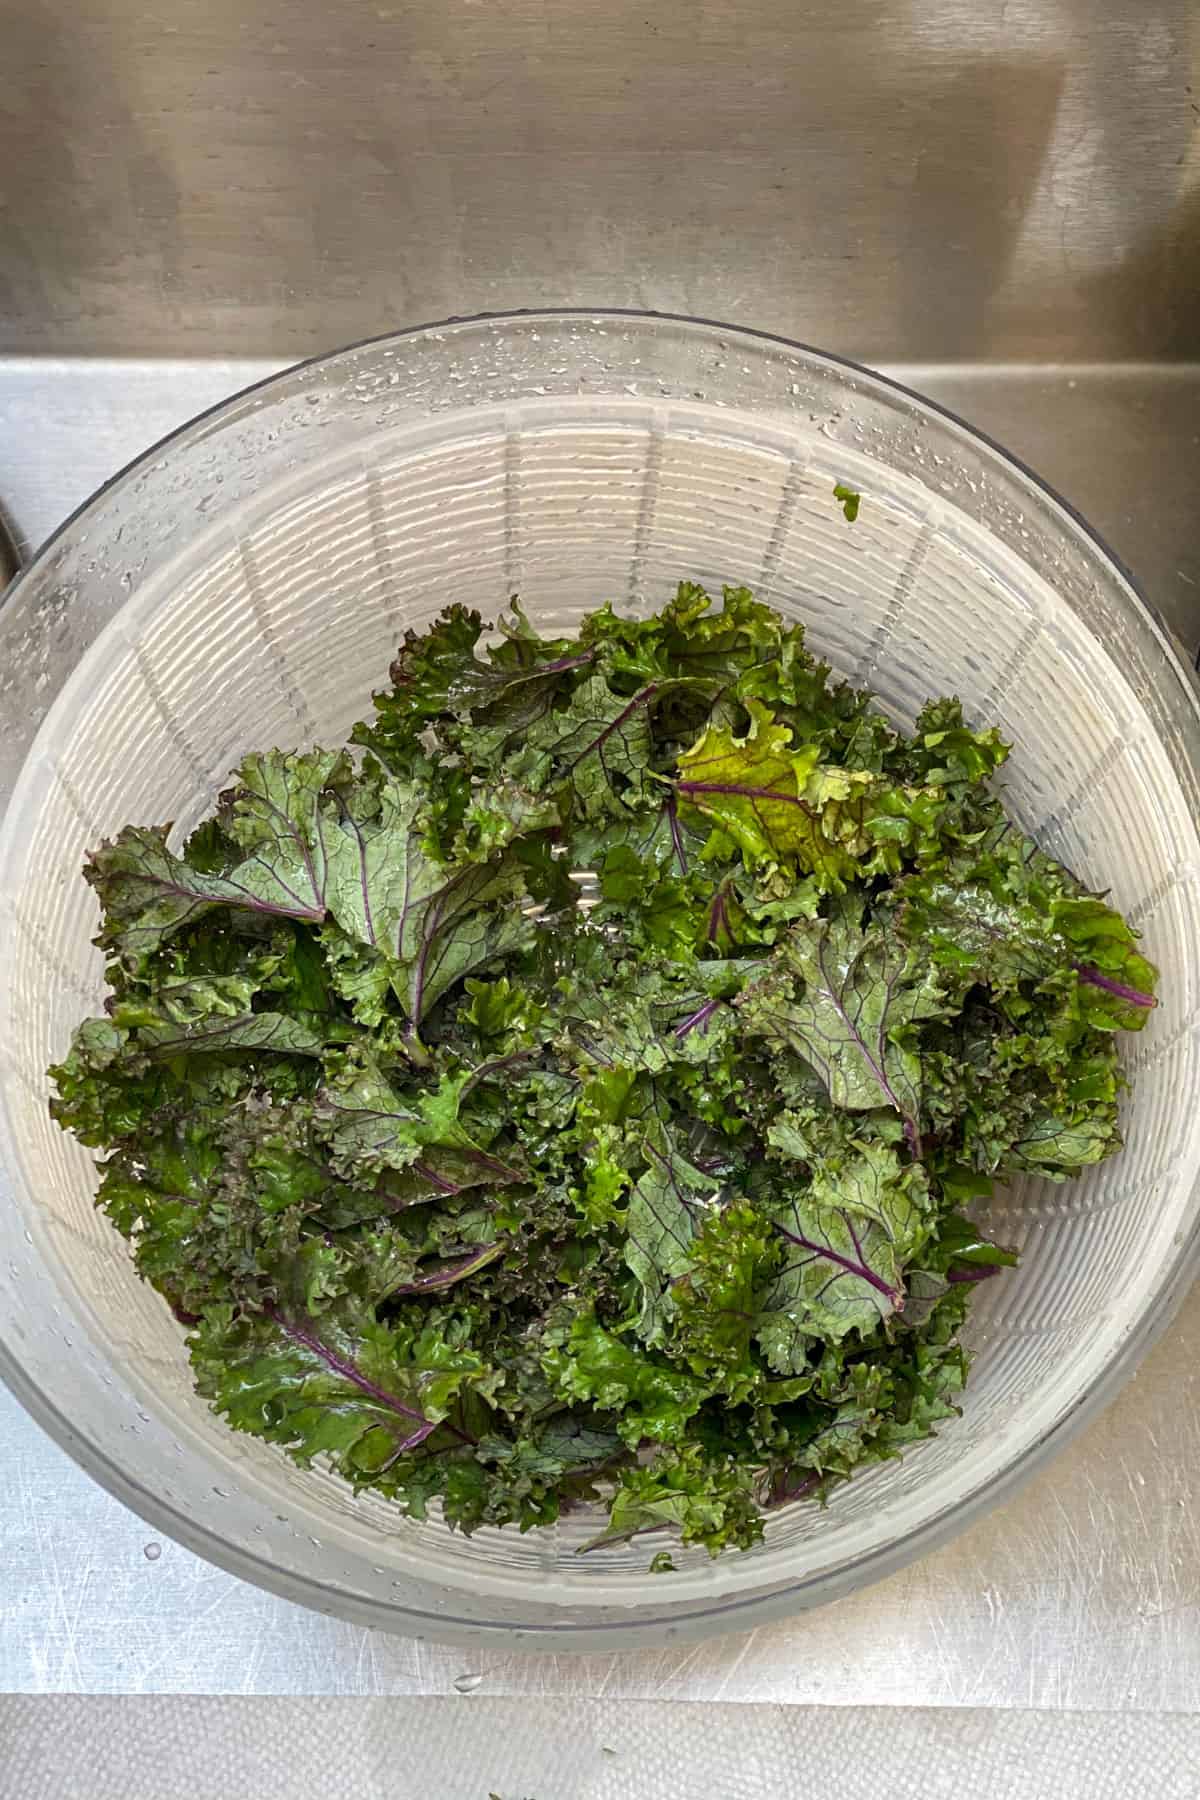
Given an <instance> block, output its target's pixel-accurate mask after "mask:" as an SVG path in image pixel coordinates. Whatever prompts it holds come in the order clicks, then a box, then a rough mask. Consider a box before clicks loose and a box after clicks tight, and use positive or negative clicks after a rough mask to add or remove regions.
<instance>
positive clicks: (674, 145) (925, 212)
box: [0, 0, 1200, 361]
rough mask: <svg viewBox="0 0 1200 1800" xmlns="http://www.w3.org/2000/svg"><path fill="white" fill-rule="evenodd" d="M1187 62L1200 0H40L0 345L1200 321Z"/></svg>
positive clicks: (1073, 337) (1069, 336) (1057, 350)
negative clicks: (1007, 0)
mask: <svg viewBox="0 0 1200 1800" xmlns="http://www.w3.org/2000/svg"><path fill="white" fill-rule="evenodd" d="M1198 61H1200V14H1198V13H1197V10H1196V8H1195V6H1194V5H1193V4H1191V0H1141V3H1140V4H1139V5H1137V6H1133V7H1131V6H1129V5H1128V4H1123V3H1122V0H1040V3H1038V4H1034V3H1033V0H1014V3H1013V4H1011V5H1005V6H981V5H979V4H978V0H900V3H899V4H895V5H889V6H883V5H882V4H880V0H844V3H843V4H841V5H839V6H837V7H830V6H829V5H827V4H825V3H824V0H791V3H790V4H788V3H786V0H660V3H659V4H656V5H654V6H652V7H651V6H647V5H645V4H644V3H643V0H610V4H607V5H605V6H603V7H584V6H580V5H577V4H574V3H573V0H546V3H545V4H542V5H536V6H531V5H528V4H526V3H524V0H490V3H489V4H488V5H475V4H469V3H468V0H455V3H454V4H447V5H443V6H429V5H427V4H423V3H421V0H392V4H390V5H388V6H381V5H377V4H376V3H375V0H346V3H345V4H344V5H342V6H339V7H338V8H337V9H336V11H335V12H331V11H330V9H329V8H327V7H322V6H293V7H280V6H278V5H276V4H272V3H271V0H211V3H210V4H206V5H204V6H201V7H197V6H183V7H180V6H177V5H161V4H155V0H149V3H148V4H144V3H142V0H31V3H30V4H28V5H26V6H24V7H22V8H18V9H14V14H13V17H12V19H11V20H10V22H9V25H8V29H7V32H6V36H5V96H4V100H5V103H4V106H3V108H0V167H3V169H4V171H5V176H6V177H7V182H6V186H7V190H8V191H7V194H6V207H5V211H4V214H3V219H4V223H3V225H2V226H0V349H6V350H18V349H20V350H30V351H35V352H38V353H53V354H61V353H66V352H70V351H79V352H82V353H84V354H96V353H105V352H113V353H120V354H132V355H145V354H152V353H184V354H194V355H197V354H198V355H207V354H212V353H214V352H215V353H217V354H222V353H226V354H227V353H241V354H260V353H261V354H271V353H276V354H279V355H283V356H299V355H303V354H308V353H311V352H314V351H317V350H325V349H328V348H329V347H331V346H332V345H335V344H338V343H343V342H347V341H349V340H351V339H354V338H358V337H362V336H366V335H369V334H371V333H374V332H380V331H383V330H386V329H390V328H394V327H395V326H397V325H399V324H410V323H413V322H415V321H418V320H422V319H437V318H443V317H446V316H448V315H451V314H464V313H472V312H479V311H487V310H494V311H499V310H504V309H508V308H515V307H521V306H538V305H542V306H544V305H561V304H580V305H585V306H591V305H596V306H602V305H604V306H614V305H616V306H620V305H626V306H635V307H643V308H646V307H649V308H659V309H663V310H667V311H672V312H689V313H695V314H700V315H704V316H707V317H709V318H718V319H729V320H731V321H733V322H736V323H742V324H747V325H757V326H761V327H764V328H766V329H768V330H776V331H780V332H782V333H784V334H786V335H790V336H793V337H797V338H800V339H803V340H805V341H808V342H812V343H819V344H823V345H825V346H827V347H828V348H830V349H834V350H840V351H843V352H846V353H847V354H850V355H858V356H861V357H863V358H864V359H865V360H867V361H879V360H882V359H883V358H885V357H890V356H895V355H897V354H904V355H906V356H909V357H913V358H924V359H933V358H937V359H938V360H959V359H973V358H980V357H987V358H990V359H1010V358H1022V359H1024V358H1037V359H1045V358H1054V359H1066V358H1074V359H1079V358H1085V359H1092V358H1097V359H1098V358H1113V357H1119V358H1126V359H1129V358H1147V357H1159V356H1166V357H1183V356H1188V355H1193V354H1195V353H1196V351H1197V348H1198V347H1200V338H1198V333H1200V313H1198V312H1197V309H1196V306H1195V304H1194V295H1195V292H1196V289H1197V285H1198V284H1197V274H1198V273H1200V231H1198V229H1197V226H1198V224H1200V187H1198V185H1197V174H1198V172H1200V170H1198V164H1200V149H1198V141H1197V135H1196V127H1197V124H1198V123H1200V116H1198V112H1197V108H1198V106H1200V99H1198V98H1197V95H1200V81H1197V80H1196V79H1195V72H1196V68H1197V63H1198ZM1193 90H1195V91H1193Z"/></svg>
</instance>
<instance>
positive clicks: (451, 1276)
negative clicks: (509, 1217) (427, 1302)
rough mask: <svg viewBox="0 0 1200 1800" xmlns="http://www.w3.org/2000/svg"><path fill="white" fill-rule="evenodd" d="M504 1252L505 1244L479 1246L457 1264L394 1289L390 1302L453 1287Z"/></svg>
mask: <svg viewBox="0 0 1200 1800" xmlns="http://www.w3.org/2000/svg"><path fill="white" fill-rule="evenodd" d="M503 1252H504V1245H503V1244H477V1245H476V1246H475V1248H474V1249H473V1250H472V1251H471V1252H470V1254H469V1255H468V1256H464V1257H462V1258H460V1260H459V1261H458V1262H456V1263H449V1264H447V1266H446V1267H445V1268H444V1269H436V1270H434V1272H433V1273H432V1274H430V1275H418V1276H417V1278H416V1280H415V1281H406V1282H404V1283H403V1285H402V1286H400V1287H394V1288H392V1289H391V1290H390V1291H389V1293H388V1298H389V1300H394V1299H395V1298H396V1296H397V1295H398V1294H431V1293H435V1292H436V1291H437V1290H438V1289H439V1288H447V1287H452V1286H453V1284H454V1283H455V1282H456V1281H463V1280H465V1279H466V1277H467V1276H468V1275H473V1274H474V1273H475V1271H476V1269H484V1268H486V1267H487V1265H488V1263H490V1262H495V1260H496V1258H497V1257H498V1256H501V1255H502V1254H503Z"/></svg>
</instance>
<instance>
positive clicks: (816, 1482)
mask: <svg viewBox="0 0 1200 1800" xmlns="http://www.w3.org/2000/svg"><path fill="white" fill-rule="evenodd" d="M820 1485H821V1477H820V1476H819V1475H818V1474H816V1473H815V1472H814V1473H810V1474H808V1475H805V1476H803V1477H802V1479H801V1480H799V1481H797V1482H796V1483H795V1484H794V1485H793V1486H791V1487H789V1486H788V1485H787V1482H786V1478H785V1479H784V1483H783V1485H782V1486H779V1485H775V1486H773V1487H772V1489H771V1495H770V1498H769V1499H768V1501H767V1505H768V1507H771V1506H787V1505H788V1503H789V1501H792V1500H803V1499H804V1498H805V1496H806V1495H808V1494H811V1493H813V1492H814V1491H815V1490H816V1489H817V1488H819V1487H820Z"/></svg>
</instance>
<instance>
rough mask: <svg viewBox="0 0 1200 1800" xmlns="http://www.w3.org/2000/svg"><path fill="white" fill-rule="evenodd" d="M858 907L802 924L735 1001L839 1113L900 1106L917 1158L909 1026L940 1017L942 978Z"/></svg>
mask: <svg viewBox="0 0 1200 1800" xmlns="http://www.w3.org/2000/svg"><path fill="white" fill-rule="evenodd" d="M859 913H861V903H859V904H858V905H856V906H843V907H841V908H839V910H838V911H837V913H836V914H835V915H834V917H833V918H831V919H816V920H813V921H811V922H809V921H805V920H801V921H799V922H798V923H797V924H795V925H794V926H793V927H792V929H791V930H790V932H789V933H788V935H787V937H786V939H785V940H784V941H783V943H782V944H781V945H780V946H779V948H778V950H777V951H776V952H775V953H774V955H773V956H772V958H771V962H770V966H769V967H768V969H767V970H766V971H765V973H764V974H763V975H762V976H761V977H759V978H758V979H757V980H755V981H754V982H752V983H750V984H749V985H748V986H747V987H746V989H745V990H744V992H743V994H742V996H741V1000H740V1002H739V1004H740V1007H741V1015H742V1020H743V1023H744V1025H745V1028H746V1030H747V1031H748V1032H749V1033H750V1034H751V1035H753V1036H756V1037H762V1038H765V1039H767V1041H768V1042H770V1043H780V1044H783V1045H785V1046H786V1047H787V1048H788V1049H790V1050H793V1051H795V1053H796V1054H797V1055H798V1056H801V1057H803V1059H804V1060H805V1062H807V1063H810V1064H811V1065H812V1067H813V1068H814V1069H815V1070H816V1072H817V1074H818V1075H819V1076H820V1078H821V1080H822V1081H823V1082H824V1083H825V1086H826V1087H827V1089H828V1091H829V1098H830V1100H831V1101H832V1102H833V1104H834V1105H835V1106H843V1107H848V1108H850V1109H852V1110H854V1111H862V1110H869V1109H870V1108H872V1107H877V1106H879V1105H880V1104H881V1103H883V1104H886V1105H888V1106H891V1107H894V1108H895V1110H896V1112H897V1113H898V1114H899V1116H900V1119H901V1121H902V1122H903V1125H904V1132H905V1136H906V1137H907V1139H908V1142H909V1145H910V1147H911V1148H912V1151H913V1153H914V1155H917V1156H919V1155H920V1154H921V1124H920V1120H921V1082H922V1074H921V1057H920V1053H919V1050H918V1048H917V1045H916V1041H915V1034H914V1031H913V1027H914V1026H917V1025H919V1024H920V1022H921V1021H923V1020H926V1019H935V1018H938V1017H939V1016H940V1015H941V1014H942V1013H943V1012H944V1011H945V1001H944V997H943V995H942V992H941V989H940V988H939V986H938V983H937V978H936V975H935V974H934V973H933V972H932V971H931V970H930V969H929V968H928V966H927V965H924V964H923V963H922V960H921V959H920V958H919V957H917V956H914V954H913V953H912V952H911V951H910V950H909V948H908V946H907V945H905V944H903V943H902V942H901V941H900V940H899V939H898V938H897V937H896V935H895V933H894V932H891V931H889V930H887V929H886V928H885V927H883V926H881V925H877V924H869V925H867V926H866V927H863V926H862V925H861V924H860V923H859V921H858V918H857V917H856V914H859Z"/></svg>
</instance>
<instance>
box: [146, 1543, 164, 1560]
mask: <svg viewBox="0 0 1200 1800" xmlns="http://www.w3.org/2000/svg"><path fill="white" fill-rule="evenodd" d="M142 1555H143V1556H144V1557H145V1558H146V1561H147V1562H157V1561H158V1559H159V1557H160V1556H161V1555H162V1545H161V1544H147V1545H146V1546H145V1548H144V1549H143V1551H142Z"/></svg>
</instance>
